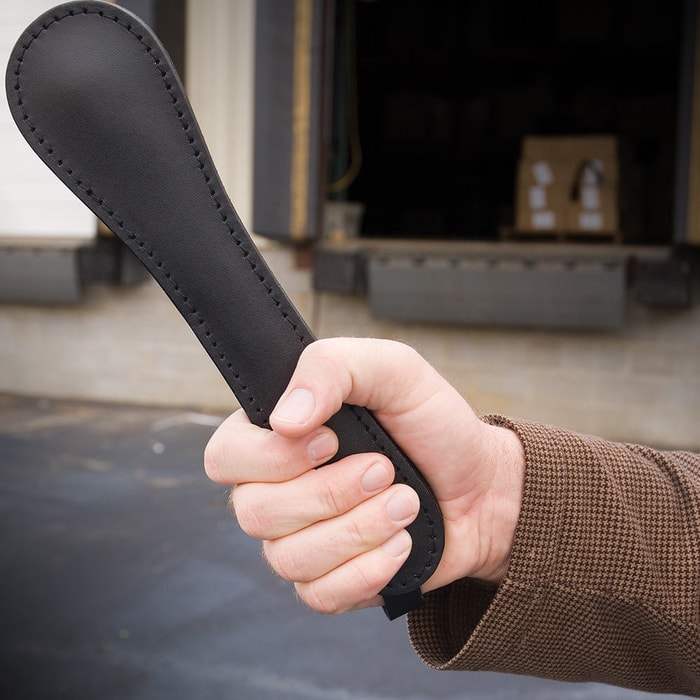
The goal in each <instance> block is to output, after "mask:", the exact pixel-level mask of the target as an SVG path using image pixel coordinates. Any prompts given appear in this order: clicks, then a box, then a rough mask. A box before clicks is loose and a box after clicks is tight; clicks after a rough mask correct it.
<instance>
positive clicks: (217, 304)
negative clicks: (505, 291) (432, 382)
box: [6, 1, 444, 618]
mask: <svg viewBox="0 0 700 700" xmlns="http://www.w3.org/2000/svg"><path fill="white" fill-rule="evenodd" d="M6 90H7V95H8V101H9V105H10V110H11V112H12V115H13V117H14V119H15V121H16V123H17V125H18V127H19V129H20V131H21V132H22V134H23V135H24V136H25V138H26V139H27V141H28V142H29V144H30V145H31V147H32V148H33V149H34V150H35V151H36V153H37V154H38V155H39V156H40V157H41V159H42V160H43V161H44V162H45V163H46V164H47V165H48V167H49V168H51V170H53V172H54V173H55V174H56V175H57V176H58V177H59V178H60V179H61V180H62V181H63V182H64V183H65V184H66V185H67V186H68V187H69V188H70V189H71V190H72V191H73V192H74V193H75V194H76V195H77V196H78V197H79V198H80V199H81V200H82V201H83V202H84V203H85V204H86V205H87V206H88V207H89V208H90V209H91V210H92V211H93V212H94V213H95V214H96V215H97V216H98V217H99V218H100V219H101V220H102V221H103V222H104V223H105V224H106V225H107V226H108V227H109V228H110V229H111V230H112V231H113V232H114V233H115V234H116V235H117V236H118V237H119V238H120V239H121V240H122V241H123V242H124V243H125V244H126V245H127V246H128V247H129V248H130V249H131V250H132V251H133V252H134V253H135V254H136V256H137V257H138V258H139V259H140V260H141V262H142V263H143V264H144V265H145V266H146V268H147V269H148V270H149V272H150V273H151V274H152V275H153V277H154V278H155V279H156V280H157V281H158V283H159V284H160V286H161V287H162V288H163V290H164V291H165V293H166V294H167V295H168V296H169V297H170V299H171V300H172V302H173V303H174V304H175V306H176V307H177V308H178V310H179V311H180V313H181V314H182V316H183V317H184V318H185V320H186V321H187V322H188V323H189V325H190V327H191V328H192V330H193V331H194V333H195V334H196V336H197V338H198V339H199V340H200V342H201V343H202V345H203V346H204V348H205V349H206V351H207V352H208V353H209V355H210V357H211V358H212V360H213V361H214V363H215V364H216V366H217V367H218V369H219V371H220V372H221V374H222V375H223V376H224V378H225V379H226V381H227V383H228V384H229V386H230V387H231V389H232V390H233V392H234V394H235V395H236V397H237V399H238V401H239V403H240V404H241V406H242V407H243V408H244V409H245V411H246V413H247V414H248V416H249V417H250V419H251V421H252V422H253V423H255V424H257V425H259V426H263V427H268V418H269V416H270V413H271V411H272V409H273V408H274V406H275V404H276V402H277V400H278V399H279V397H280V396H281V395H282V393H283V391H284V389H285V388H286V386H287V383H288V381H289V379H290V378H291V375H292V372H293V371H294V368H295V366H296V363H297V360H298V358H299V355H300V354H301V352H302V350H303V349H304V347H306V346H307V345H308V344H309V343H311V342H313V340H314V336H313V334H312V332H311V330H310V329H309V327H308V326H307V325H306V323H305V322H304V320H303V319H302V318H301V316H300V315H299V313H298V312H297V310H296V309H295V308H294V306H293V304H292V303H291V301H290V300H289V299H288V297H287V296H286V294H285V293H284V291H283V290H282V288H281V287H280V285H279V283H278V282H277V280H276V279H275V277H274V276H273V274H272V272H271V271H270V269H269V267H268V266H267V264H266V263H265V261H264V259H263V258H262V256H261V255H260V253H259V251H258V250H257V249H256V247H255V245H254V243H253V242H252V240H251V239H250V236H249V235H248V233H247V232H246V230H245V228H244V227H243V225H242V223H241V221H240V219H239V218H238V216H237V214H236V212H235V210H234V208H233V206H232V204H231V202H230V201H229V198H228V196H227V194H226V192H225V190H224V187H223V185H222V183H221V181H220V178H219V176H218V174H217V172H216V169H215V167H214V165H213V162H212V160H211V157H210V155H209V152H208V150H207V147H206V144H205V142H204V139H203V137H202V134H201V132H200V130H199V127H198V125H197V122H196V119H195V116H194V114H193V112H192V109H191V107H190V105H189V102H188V101H187V98H186V96H185V93H184V90H183V88H182V85H181V83H180V80H179V78H178V76H177V74H176V72H175V69H174V67H173V65H172V62H171V61H170V58H169V57H168V55H167V53H166V52H165V50H164V48H163V47H162V45H161V44H160V42H159V41H158V39H157V37H156V36H155V35H154V34H153V33H152V32H151V30H150V29H149V28H148V27H147V26H146V25H145V24H143V23H142V22H141V21H140V20H139V19H138V18H137V17H136V16H135V15H133V14H131V13H130V12H127V11H126V10H124V9H122V8H120V7H118V6H115V5H112V4H110V3H106V2H97V1H85V2H69V3H66V4H63V5H59V6H57V7H56V8H54V9H52V10H49V11H48V12H46V13H44V14H43V15H42V16H41V17H39V18H38V19H37V20H36V21H35V22H34V23H32V24H31V25H30V26H29V27H28V28H27V29H26V30H25V32H24V33H23V34H22V36H21V37H20V38H19V40H18V42H17V44H16V46H15V48H14V50H13V52H12V55H11V58H10V62H9V65H8V68H7V74H6ZM329 425H330V426H331V427H332V428H333V429H334V430H335V431H336V433H337V434H338V437H339V441H340V451H339V454H338V457H337V458H336V459H338V458H340V457H343V456H345V455H347V454H351V453H357V452H374V451H379V452H382V453H384V454H386V455H387V456H388V457H389V458H390V459H391V460H392V462H393V464H394V467H395V469H396V480H397V481H401V482H404V483H407V484H409V485H410V486H412V487H413V488H414V489H415V490H416V491H417V493H418V495H419V497H420V501H421V509H420V513H419V515H418V517H417V518H416V520H415V522H414V523H413V524H412V525H411V526H410V527H409V528H408V530H409V532H410V534H411V536H412V539H413V548H412V551H411V554H410V555H409V558H408V560H407V562H406V563H405V564H404V566H403V567H402V569H401V570H400V571H399V573H398V574H397V575H396V576H395V577H394V579H392V581H391V582H390V583H389V584H388V585H387V586H386V588H385V589H384V590H383V591H382V594H383V595H384V597H385V601H386V603H387V604H386V606H385V610H386V611H387V614H388V615H389V616H390V617H392V618H393V617H396V616H397V615H400V614H402V613H404V612H406V611H407V609H410V608H411V607H415V606H416V605H417V604H419V602H420V595H419V589H420V586H421V584H422V583H424V582H425V581H426V580H427V579H428V578H429V577H430V575H431V574H432V573H433V572H434V571H435V569H436V567H437V565H438V563H439V561H440V556H441V554H442V549H443V542H444V533H443V523H442V517H441V513H440V509H439V506H438V504H437V501H436V500H435V498H434V496H433V494H432V492H431V491H430V488H429V486H428V485H427V483H426V482H425V480H424V479H423V478H422V476H421V474H420V473H419V472H418V470H417V469H416V468H415V467H414V466H413V465H412V464H411V462H410V461H409V460H408V458H407V457H406V456H405V455H404V454H403V453H402V452H401V450H400V449H399V448H398V447H397V445H396V444H395V443H394V442H393V440H392V439H391V438H390V437H389V436H388V435H387V434H386V432H385V431H384V430H383V429H382V428H381V426H380V425H379V424H378V423H377V422H376V420H375V419H374V418H373V417H372V415H371V414H370V413H369V412H368V411H367V410H366V409H364V408H360V407H357V406H347V405H346V406H343V408H342V409H341V411H340V412H339V413H338V414H336V415H335V416H334V417H333V418H332V419H331V420H330V421H329Z"/></svg>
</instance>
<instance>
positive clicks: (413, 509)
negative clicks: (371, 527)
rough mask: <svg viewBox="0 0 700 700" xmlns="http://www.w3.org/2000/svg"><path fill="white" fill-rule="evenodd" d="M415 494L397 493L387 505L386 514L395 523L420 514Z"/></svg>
mask: <svg viewBox="0 0 700 700" xmlns="http://www.w3.org/2000/svg"><path fill="white" fill-rule="evenodd" d="M416 501H417V498H416V495H415V492H413V493H409V492H407V491H404V490H402V491H399V492H398V493H395V494H394V495H393V496H392V497H391V498H390V499H389V501H388V502H387V504H386V514H387V515H388V516H389V517H390V518H391V519H392V520H393V521H394V522H397V523H398V522H401V521H403V520H406V519H407V518H410V517H411V516H414V517H415V515H416V514H417V512H418V504H417V503H416Z"/></svg>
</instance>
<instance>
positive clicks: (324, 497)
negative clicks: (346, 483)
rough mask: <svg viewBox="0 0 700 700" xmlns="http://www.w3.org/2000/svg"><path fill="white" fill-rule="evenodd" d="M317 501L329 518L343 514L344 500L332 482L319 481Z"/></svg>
mask: <svg viewBox="0 0 700 700" xmlns="http://www.w3.org/2000/svg"><path fill="white" fill-rule="evenodd" d="M318 499H319V502H321V503H322V504H323V508H324V512H325V513H327V514H328V516H329V517H333V516H335V515H340V514H341V513H344V512H345V508H344V505H343V501H344V499H343V498H342V495H341V494H340V492H339V490H338V487H337V485H335V484H334V483H333V482H328V481H325V480H321V484H320V488H319V493H318Z"/></svg>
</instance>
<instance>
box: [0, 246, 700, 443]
mask: <svg viewBox="0 0 700 700" xmlns="http://www.w3.org/2000/svg"><path fill="white" fill-rule="evenodd" d="M265 255H266V257H267V259H268V261H269V262H270V265H271V266H272V268H273V270H274V271H275V273H276V274H277V276H278V278H279V279H280V281H281V282H282V284H283V286H284V287H285V288H286V289H287V290H288V292H289V294H290V295H291V296H292V298H293V300H294V301H295V303H296V304H297V306H298V308H299V310H300V312H301V313H302V315H303V316H304V317H305V318H306V319H307V320H308V321H309V322H310V323H311V325H312V327H313V328H314V330H315V332H316V334H317V335H318V336H319V337H329V336H338V335H351V336H375V337H386V338H393V339H397V340H402V341H405V342H408V343H410V344H411V345H413V346H414V347H415V348H416V349H418V350H419V351H420V352H421V353H422V354H423V355H424V356H425V357H426V358H427V359H428V360H429V361H430V362H431V363H433V364H434V365H435V366H436V367H437V368H438V369H439V370H440V371H441V372H442V373H443V374H444V376H446V377H447V378H448V379H449V380H450V381H451V382H452V383H453V384H454V385H455V386H456V387H457V388H458V389H459V390H460V392H461V393H462V394H463V395H464V396H465V397H466V398H468V399H469V400H470V401H471V402H472V403H473V405H474V406H475V408H476V409H477V410H478V411H479V412H481V413H492V412H499V413H504V414H507V415H511V416H518V417H521V418H527V419H532V420H537V421H544V422H549V423H555V424H557V425H562V426H565V427H568V428H571V429H574V430H579V431H582V432H589V433H594V434H598V435H602V436H604V437H608V438H611V439H616V440H623V441H635V442H644V443H647V444H652V445H657V446H661V447H679V448H688V449H700V427H699V426H700V308H698V307H695V308H694V309H692V310H690V311H684V312H655V313H654V312H650V311H648V310H645V309H642V308H639V307H636V306H634V305H631V307H630V314H629V320H628V324H627V326H626V327H625V329H624V330H623V331H621V332H617V333H571V332H543V331H519V330H502V329H501V330H498V329H488V328H462V327H454V328H453V327H440V326H429V325H413V324H397V323H387V322H384V321H377V320H374V319H372V318H371V317H370V316H369V313H368V310H367V304H366V301H365V300H363V299H361V298H354V297H341V296H335V295H331V294H314V293H313V292H312V290H311V286H310V276H309V273H308V271H307V270H303V269H297V268H295V266H294V262H293V256H292V255H291V254H290V253H289V252H288V251H287V250H284V249H280V248H275V247H269V246H268V248H267V250H266V252H265ZM231 313H232V314H233V313H235V309H232V311H231ZM0 392H9V393H16V394H24V395H35V396H45V397H60V398H79V399H90V400H97V401H118V402H127V403H129V402H135V403H143V404H163V405H179V406H189V407H199V408H207V409H214V410H216V411H221V412H224V413H226V412H228V411H231V410H232V409H233V408H234V407H235V405H236V404H235V401H234V399H233V397H232V395H231V393H230V391H229V390H228V387H227V386H226V385H225V383H224V382H223V380H222V379H221V377H220V376H219V374H218V372H217V371H216V370H215V369H214V367H213V365H212V363H211V362H210V361H209V358H208V357H207V356H206V354H205V352H204V350H203V349H202V348H201V347H200V346H199V344H198V342H197V341H196V339H195V337H194V335H193V334H192V333H191V331H190V330H189V328H188V327H187V325H186V324H185V322H184V321H183V320H182V319H181V318H180V317H179V315H178V313H177V312H176V311H175V309H174V308H173V307H172V306H171V305H170V303H169V301H168V300H167V299H166V297H165V295H164V294H163V293H162V292H161V291H160V289H159V288H158V287H157V286H156V285H155V284H154V283H150V282H149V283H146V284H144V285H141V286H138V287H135V288H131V289H114V288H107V287H96V288H93V289H90V290H88V293H87V295H86V300H85V302H84V303H83V304H81V305H79V306H75V307H59V308H46V307H40V306H19V305H17V306H12V305H0Z"/></svg>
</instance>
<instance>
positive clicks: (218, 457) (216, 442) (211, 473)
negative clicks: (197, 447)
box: [204, 433, 224, 483]
mask: <svg viewBox="0 0 700 700" xmlns="http://www.w3.org/2000/svg"><path fill="white" fill-rule="evenodd" d="M223 452H224V451H223V442H222V441H221V440H220V439H219V437H218V434H217V433H214V435H212V437H211V438H210V440H209V442H208V443H207V445H206V447H205V448H204V473H205V474H206V475H207V477H208V478H209V479H211V480H212V481H213V482H215V483H221V482H222V481H223V480H222V477H221V474H222V470H221V464H222V462H223V460H224V454H223Z"/></svg>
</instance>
